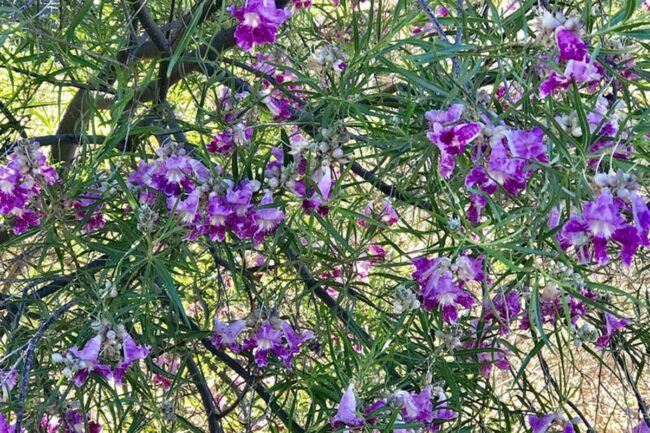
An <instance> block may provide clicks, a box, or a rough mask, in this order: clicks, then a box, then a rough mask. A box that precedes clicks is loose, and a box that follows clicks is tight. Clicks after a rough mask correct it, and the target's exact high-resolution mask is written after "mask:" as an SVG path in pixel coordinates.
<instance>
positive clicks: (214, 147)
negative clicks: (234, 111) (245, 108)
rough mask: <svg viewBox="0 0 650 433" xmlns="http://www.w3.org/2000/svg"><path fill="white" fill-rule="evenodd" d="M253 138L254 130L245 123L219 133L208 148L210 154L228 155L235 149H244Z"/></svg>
mask: <svg viewBox="0 0 650 433" xmlns="http://www.w3.org/2000/svg"><path fill="white" fill-rule="evenodd" d="M252 138H253V128H251V127H249V126H247V125H246V124H245V123H237V124H235V125H233V126H232V127H228V128H226V130H225V131H223V132H220V133H218V134H217V135H215V136H214V137H212V140H210V143H209V144H208V145H207V146H206V148H207V150H208V152H212V153H220V154H228V153H230V151H231V150H232V149H233V148H235V147H243V146H246V145H248V143H250V141H251V139H252Z"/></svg>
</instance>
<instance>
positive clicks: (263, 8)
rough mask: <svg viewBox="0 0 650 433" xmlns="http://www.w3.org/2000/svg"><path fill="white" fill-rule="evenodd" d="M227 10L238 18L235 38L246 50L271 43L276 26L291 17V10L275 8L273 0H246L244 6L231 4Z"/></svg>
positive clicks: (276, 30) (275, 32) (273, 39)
mask: <svg viewBox="0 0 650 433" xmlns="http://www.w3.org/2000/svg"><path fill="white" fill-rule="evenodd" d="M228 11H229V12H230V13H231V14H232V16H233V17H235V18H236V19H237V20H239V24H238V25H237V27H236V29H235V39H236V40H237V45H239V47H240V48H241V49H243V50H246V51H250V50H251V49H252V48H253V45H264V44H273V43H274V42H275V35H276V34H277V32H278V27H280V26H281V25H282V24H283V23H284V22H285V21H286V20H287V19H289V18H290V17H291V10H290V9H288V8H282V9H280V8H277V7H276V5H275V0H247V1H246V5H244V7H241V8H236V7H235V6H234V5H231V6H230V7H229V8H228Z"/></svg>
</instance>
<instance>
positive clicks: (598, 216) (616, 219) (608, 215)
mask: <svg viewBox="0 0 650 433" xmlns="http://www.w3.org/2000/svg"><path fill="white" fill-rule="evenodd" d="M583 218H584V220H585V223H586V225H587V228H588V229H589V231H590V232H591V234H592V236H593V237H594V238H596V239H605V240H607V239H610V238H611V237H612V235H613V234H614V232H615V231H616V229H617V228H618V227H620V225H621V224H623V223H624V220H623V218H622V217H621V215H620V209H619V207H618V206H617V205H616V204H615V203H614V198H613V197H612V195H611V194H610V193H609V191H604V192H603V193H601V194H600V195H599V196H598V197H597V198H596V200H594V201H590V202H587V203H586V204H585V207H584V210H583Z"/></svg>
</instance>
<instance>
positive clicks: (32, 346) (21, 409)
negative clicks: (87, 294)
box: [15, 299, 78, 433]
mask: <svg viewBox="0 0 650 433" xmlns="http://www.w3.org/2000/svg"><path fill="white" fill-rule="evenodd" d="M77 302H78V300H77V299H73V300H72V301H70V302H68V303H67V304H65V305H62V306H61V307H59V308H57V310H56V311H55V312H54V313H52V315H51V316H50V317H48V318H47V320H46V321H45V322H43V324H41V326H40V328H38V331H36V334H34V336H33V337H32V338H31V339H30V340H29V343H28V345H27V350H26V352H25V363H24V364H23V370H22V373H21V374H22V384H21V388H20V397H19V399H18V409H17V410H16V424H15V432H16V433H21V425H22V422H23V416H24V414H25V402H26V400H27V391H28V388H29V372H30V370H31V368H32V363H33V362H34V351H35V350H36V345H37V344H38V342H39V340H40V339H41V338H42V337H43V334H45V331H47V328H49V327H50V326H51V325H52V324H53V323H54V322H55V321H56V320H57V319H58V318H59V317H61V316H62V315H63V313H65V312H66V311H68V310H69V309H70V308H71V307H72V306H74V305H75V304H76V303H77Z"/></svg>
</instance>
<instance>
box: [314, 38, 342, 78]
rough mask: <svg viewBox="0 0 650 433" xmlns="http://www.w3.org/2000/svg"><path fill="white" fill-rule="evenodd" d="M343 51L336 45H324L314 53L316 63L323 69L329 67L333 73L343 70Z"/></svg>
mask: <svg viewBox="0 0 650 433" xmlns="http://www.w3.org/2000/svg"><path fill="white" fill-rule="evenodd" d="M345 59H346V56H345V52H343V50H341V48H340V47H338V46H337V45H326V46H324V47H322V48H321V49H320V50H318V52H317V53H316V63H318V64H319V65H321V67H322V68H323V69H326V68H327V69H331V70H332V71H333V72H334V73H335V74H340V73H342V72H343V71H345V68H346V67H347V64H346V63H345Z"/></svg>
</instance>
